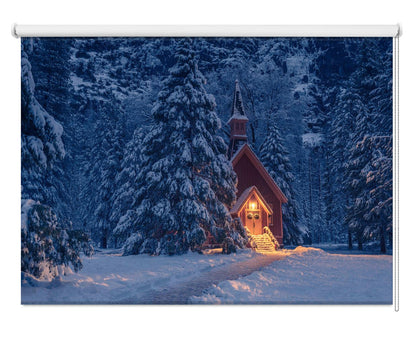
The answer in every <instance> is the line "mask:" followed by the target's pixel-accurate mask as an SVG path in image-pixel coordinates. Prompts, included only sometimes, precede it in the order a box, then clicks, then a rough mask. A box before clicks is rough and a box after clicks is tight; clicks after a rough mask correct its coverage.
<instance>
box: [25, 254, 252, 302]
mask: <svg viewBox="0 0 416 337" xmlns="http://www.w3.org/2000/svg"><path fill="white" fill-rule="evenodd" d="M257 255H258V254H257V253H255V252H253V251H252V250H248V249H247V250H238V251H237V253H235V254H230V255H223V254H215V251H211V252H210V255H201V254H198V253H188V254H186V255H181V256H148V255H135V256H121V252H120V251H117V250H104V251H103V252H100V253H97V254H96V255H94V256H93V257H91V258H87V257H84V258H83V264H84V268H83V269H82V270H81V271H80V272H79V273H72V274H69V275H66V276H63V277H62V278H61V279H60V280H59V282H57V281H56V282H54V283H53V284H52V283H51V282H42V281H40V280H36V279H33V278H32V279H29V278H28V277H23V276H24V275H22V288H21V289H22V303H23V304H41V303H44V304H55V303H56V304H106V303H113V304H117V303H131V302H132V298H134V299H136V298H140V297H141V296H142V295H144V294H145V293H147V292H148V291H151V290H160V289H164V288H168V287H171V286H174V285H175V284H177V283H178V282H184V281H186V280H189V279H191V278H194V277H196V276H198V275H199V274H201V273H203V272H206V271H208V270H211V269H212V268H214V267H218V266H226V265H228V264H231V263H234V262H239V261H244V260H249V259H251V258H253V257H254V256H257Z"/></svg>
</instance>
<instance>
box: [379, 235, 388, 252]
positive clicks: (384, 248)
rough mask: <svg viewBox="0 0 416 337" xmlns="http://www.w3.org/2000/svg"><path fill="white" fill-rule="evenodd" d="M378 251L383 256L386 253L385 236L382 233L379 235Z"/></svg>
mask: <svg viewBox="0 0 416 337" xmlns="http://www.w3.org/2000/svg"><path fill="white" fill-rule="evenodd" d="M380 251H381V252H382V253H383V254H385V253H386V252H387V249H386V234H385V232H384V231H382V232H381V235H380Z"/></svg>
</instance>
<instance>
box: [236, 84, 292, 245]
mask: <svg viewBox="0 0 416 337" xmlns="http://www.w3.org/2000/svg"><path fill="white" fill-rule="evenodd" d="M248 122H249V119H248V117H247V115H246V113H245V110H244V105H243V100H242V95H241V90H240V86H239V83H238V80H236V81H235V89H234V98H233V105H232V109H231V117H230V119H229V120H228V124H229V126H230V143H229V148H228V151H229V152H228V156H229V159H230V161H231V163H232V166H233V169H234V171H235V172H236V174H237V178H238V184H237V201H236V203H235V205H234V206H233V207H232V209H231V210H230V213H231V215H232V216H233V217H234V218H237V217H239V218H240V219H241V221H242V223H243V225H244V226H245V227H246V229H247V230H248V232H249V233H250V234H252V235H254V236H260V235H263V233H266V232H267V231H268V229H270V232H271V233H272V234H273V236H274V237H275V239H276V240H277V242H278V243H279V246H282V245H283V223H282V204H283V203H286V202H287V198H286V196H285V195H284V194H283V192H282V191H281V190H280V188H279V186H277V184H276V182H275V181H274V180H273V178H272V177H271V176H270V174H269V173H268V172H267V170H266V168H265V167H264V166H263V164H262V163H261V161H260V160H259V158H258V157H257V156H256V154H255V153H254V151H253V149H252V148H251V147H250V145H249V144H248V137H247V124H248ZM265 227H267V228H268V229H267V228H265Z"/></svg>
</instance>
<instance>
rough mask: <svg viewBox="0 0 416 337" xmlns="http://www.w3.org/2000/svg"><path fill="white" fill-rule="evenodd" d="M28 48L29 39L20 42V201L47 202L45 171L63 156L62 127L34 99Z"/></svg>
mask: <svg viewBox="0 0 416 337" xmlns="http://www.w3.org/2000/svg"><path fill="white" fill-rule="evenodd" d="M31 47H32V44H31V40H30V39H29V40H27V39H24V40H22V57H21V71H22V73H21V76H22V94H21V116H22V122H21V125H22V126H21V128H22V136H21V137H22V146H21V156H22V170H21V178H22V182H21V183H22V198H23V199H27V198H31V199H34V200H37V201H40V202H49V201H50V199H52V197H51V196H50V194H51V193H50V190H49V189H48V187H49V186H48V184H46V178H47V175H48V170H51V168H52V167H53V166H54V164H56V162H57V161H59V160H62V159H63V158H64V156H65V149H64V144H63V142H62V134H63V128H62V125H61V124H59V123H58V122H57V121H56V120H55V119H54V118H53V117H52V116H51V115H50V114H49V113H48V112H47V111H46V110H45V109H44V108H43V107H42V106H41V105H40V104H39V102H38V100H37V99H36V98H35V82H34V80H33V76H32V71H31V64H30V62H29V59H28V55H27V53H26V50H30V49H31Z"/></svg>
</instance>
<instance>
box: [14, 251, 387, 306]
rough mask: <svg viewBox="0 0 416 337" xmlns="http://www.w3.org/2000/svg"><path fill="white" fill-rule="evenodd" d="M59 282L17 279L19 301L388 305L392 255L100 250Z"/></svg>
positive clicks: (306, 252)
mask: <svg viewBox="0 0 416 337" xmlns="http://www.w3.org/2000/svg"><path fill="white" fill-rule="evenodd" d="M84 264H85V267H84V268H83V269H82V270H81V271H80V272H79V273H69V274H68V275H66V276H64V277H63V278H62V280H61V281H58V282H52V283H51V282H38V286H33V285H31V284H30V283H27V282H22V288H21V295H22V303H23V304H186V303H197V304H210V303H213V304H223V303H224V304H266V303H269V304H279V303H280V304H283V303H285V304H287V303H296V304H300V303H304V304H306V303H308V304H319V303H325V304H330V303H332V304H340V303H349V304H359V303H365V304H389V303H391V302H392V256H391V255H366V254H334V253H328V252H324V251H323V250H321V249H316V248H305V247H297V248H296V249H293V250H290V249H283V250H280V251H278V252H276V253H272V254H270V255H260V254H258V253H255V252H254V251H252V250H249V249H245V250H241V251H238V252H237V254H231V255H223V254H211V255H200V254H197V253H188V254H186V255H181V256H146V255H136V256H121V253H120V252H119V251H103V252H99V253H97V254H96V255H94V256H93V257H92V258H85V259H84Z"/></svg>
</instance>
